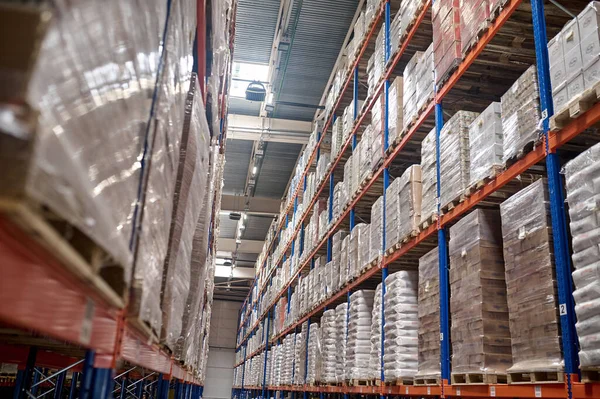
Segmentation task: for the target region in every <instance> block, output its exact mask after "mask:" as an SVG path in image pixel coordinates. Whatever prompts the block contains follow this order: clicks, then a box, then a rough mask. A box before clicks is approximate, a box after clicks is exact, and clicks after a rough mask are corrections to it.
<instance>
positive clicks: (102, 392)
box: [91, 369, 141, 399]
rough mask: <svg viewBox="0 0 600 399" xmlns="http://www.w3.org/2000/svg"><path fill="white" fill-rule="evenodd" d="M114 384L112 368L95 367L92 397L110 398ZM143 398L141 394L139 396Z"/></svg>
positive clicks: (94, 398)
mask: <svg viewBox="0 0 600 399" xmlns="http://www.w3.org/2000/svg"><path fill="white" fill-rule="evenodd" d="M113 386H114V380H113V371H112V369H94V378H93V381H92V387H91V393H92V398H93V399H96V398H108V397H109V395H112V391H113ZM139 397H140V398H141V395H140V396H139Z"/></svg>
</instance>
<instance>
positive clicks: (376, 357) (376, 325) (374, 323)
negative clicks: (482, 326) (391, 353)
mask: <svg viewBox="0 0 600 399" xmlns="http://www.w3.org/2000/svg"><path fill="white" fill-rule="evenodd" d="M381 300H382V294H381V283H379V284H377V289H376V290H375V296H374V298H373V312H372V313H371V354H370V360H369V374H368V378H369V379H373V380H381Z"/></svg>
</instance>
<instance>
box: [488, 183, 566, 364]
mask: <svg viewBox="0 0 600 399" xmlns="http://www.w3.org/2000/svg"><path fill="white" fill-rule="evenodd" d="M549 208H550V205H549V200H548V192H547V189H546V182H545V180H538V181H536V182H535V183H533V184H531V185H529V186H528V187H527V188H525V189H523V190H521V191H519V192H518V193H517V194H515V195H513V196H512V197H510V198H509V199H507V200H506V201H504V202H503V203H502V204H500V212H501V217H502V238H503V241H504V242H503V244H504V263H505V268H506V289H507V292H508V296H507V301H508V312H509V316H510V319H509V325H510V336H511V341H512V342H511V343H512V357H513V366H512V367H511V368H510V369H508V372H511V373H512V372H514V373H519V372H532V371H536V370H556V371H562V369H563V359H562V350H561V333H560V321H559V315H558V305H557V299H558V298H557V292H556V279H555V277H554V274H555V273H554V262H553V245H552V226H551V222H550V209H549ZM534 314H535V317H532V315H534Z"/></svg>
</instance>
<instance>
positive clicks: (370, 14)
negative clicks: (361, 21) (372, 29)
mask: <svg viewBox="0 0 600 399" xmlns="http://www.w3.org/2000/svg"><path fill="white" fill-rule="evenodd" d="M382 2H383V0H367V6H366V8H365V26H367V27H368V26H370V25H371V22H372V21H373V18H375V16H376V15H377V13H378V12H379V9H380V8H381V3H382Z"/></svg>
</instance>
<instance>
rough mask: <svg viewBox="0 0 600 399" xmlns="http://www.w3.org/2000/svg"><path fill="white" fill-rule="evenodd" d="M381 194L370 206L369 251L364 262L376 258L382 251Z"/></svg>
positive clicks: (369, 261)
mask: <svg viewBox="0 0 600 399" xmlns="http://www.w3.org/2000/svg"><path fill="white" fill-rule="evenodd" d="M382 234H383V196H381V197H379V198H377V200H376V201H375V202H374V203H373V205H372V206H371V227H370V228H369V253H368V256H367V257H366V262H365V264H368V263H371V262H373V261H375V260H376V259H378V258H379V257H380V256H381V254H382V253H383V236H382Z"/></svg>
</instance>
